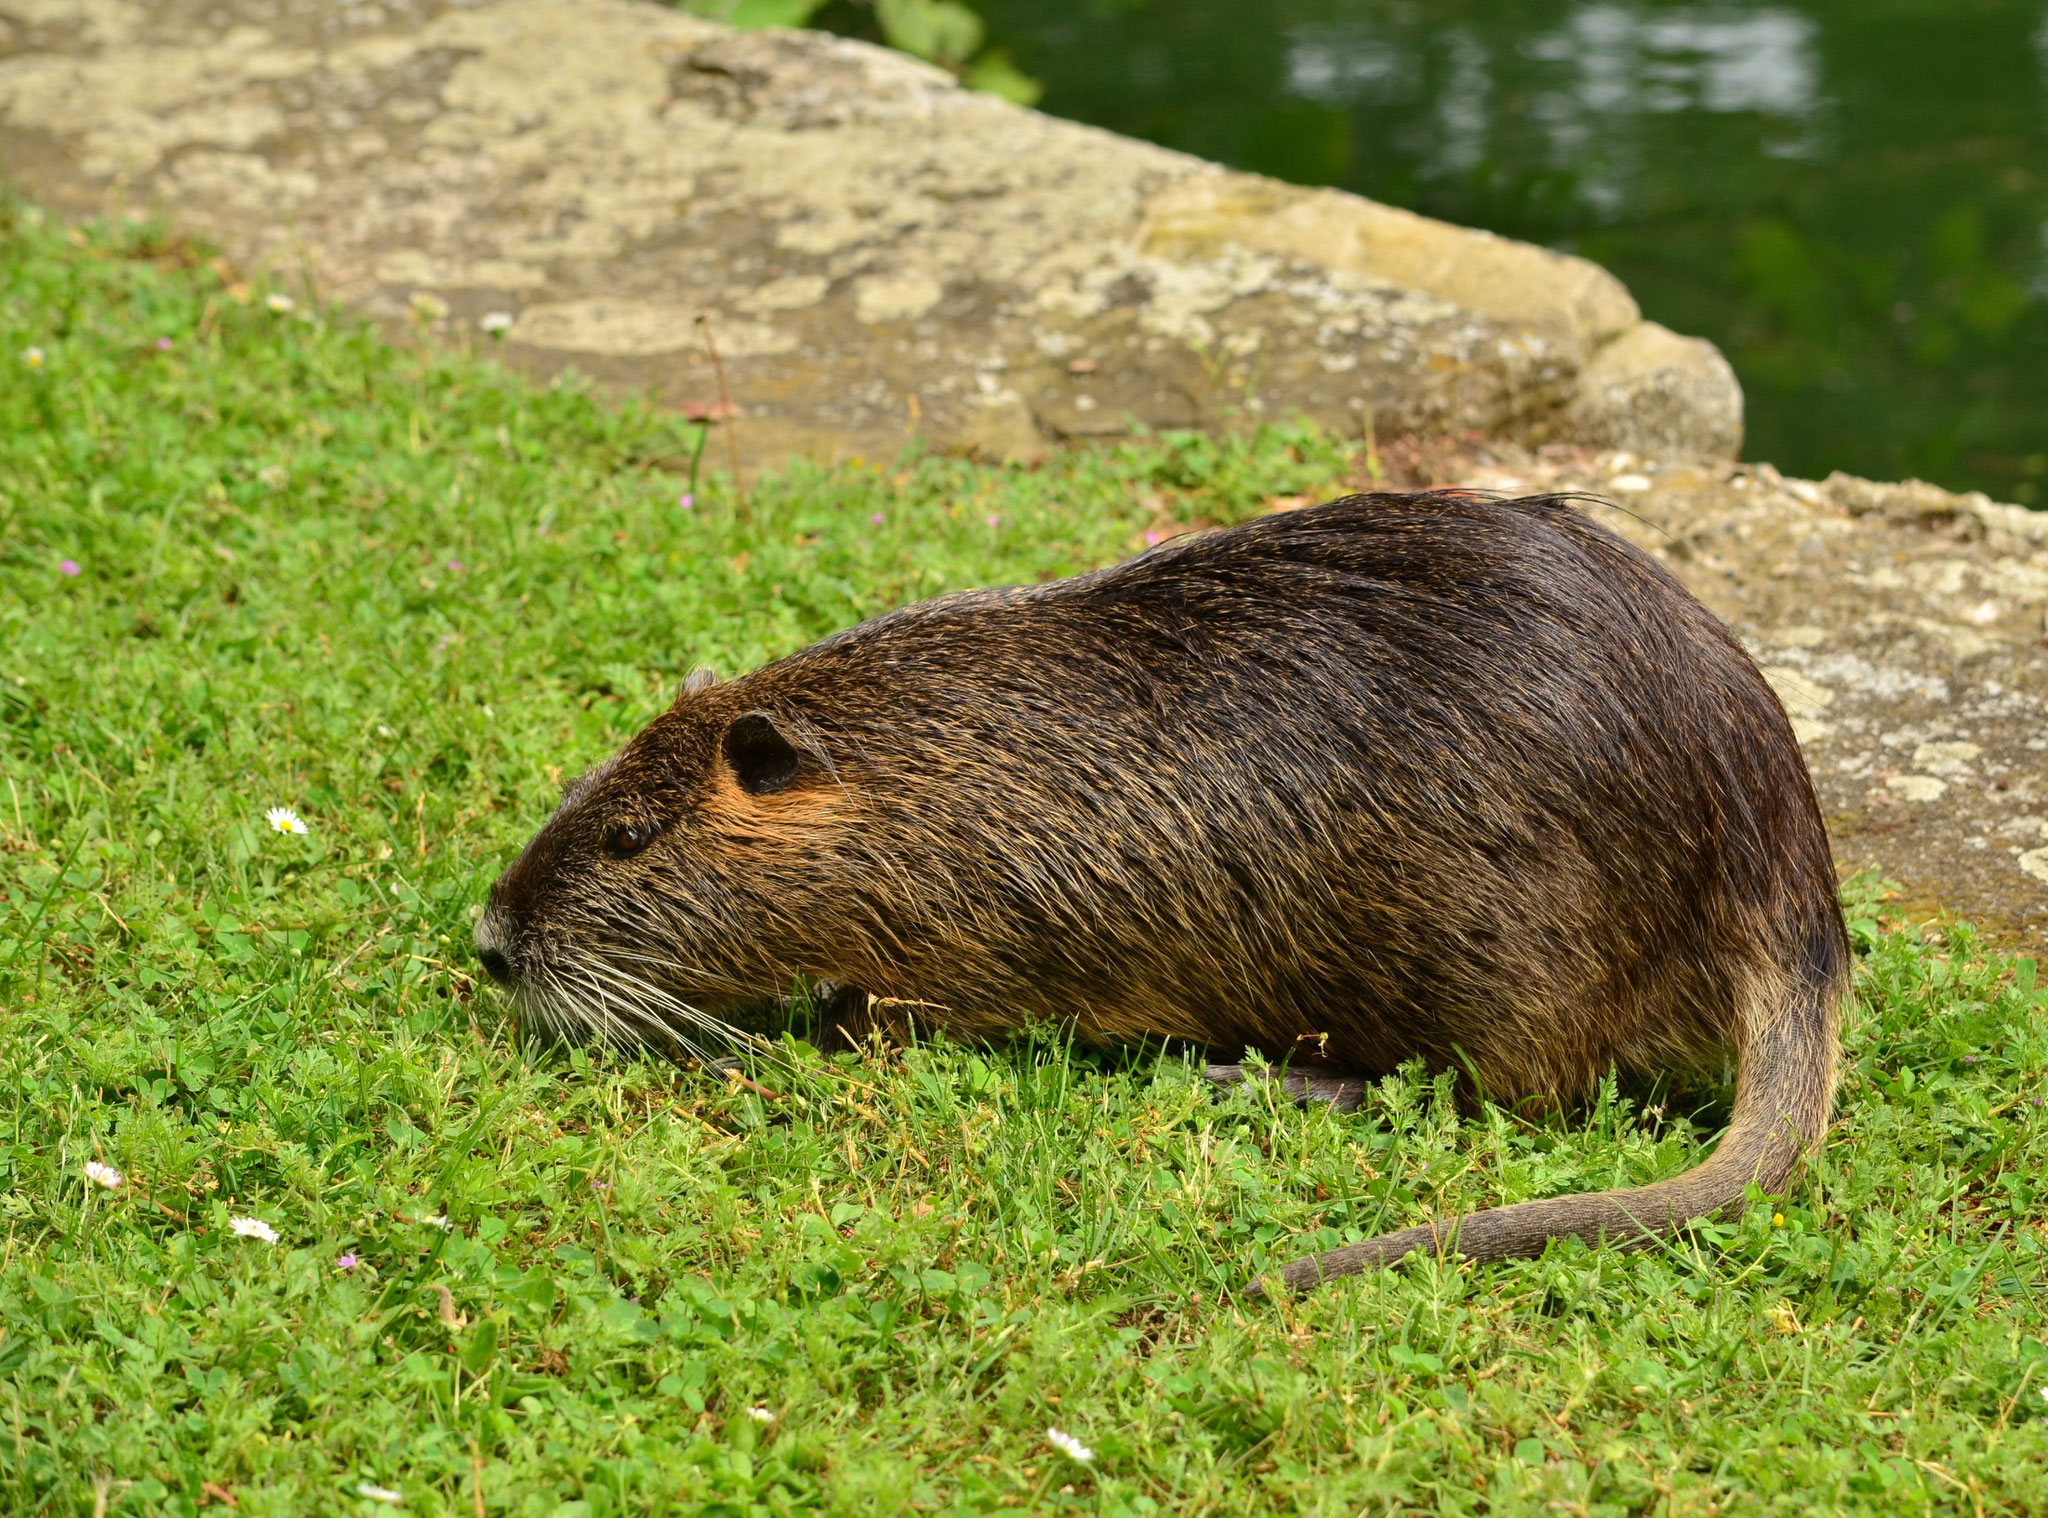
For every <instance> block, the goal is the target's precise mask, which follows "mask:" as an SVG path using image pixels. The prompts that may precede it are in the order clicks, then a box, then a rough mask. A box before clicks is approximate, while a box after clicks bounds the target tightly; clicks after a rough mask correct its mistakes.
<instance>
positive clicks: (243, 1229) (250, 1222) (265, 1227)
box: [228, 1218, 277, 1244]
mask: <svg viewBox="0 0 2048 1518" xmlns="http://www.w3.org/2000/svg"><path fill="white" fill-rule="evenodd" d="M228 1227H230V1228H232V1229H233V1230H234V1231H235V1232H236V1233H237V1234H239V1235H240V1236H241V1237H243V1238H245V1239H261V1240H262V1241H263V1242H264V1243H266V1244H275V1243H276V1242H277V1230H276V1229H275V1228H272V1227H271V1226H270V1225H269V1224H268V1223H266V1222H264V1221H263V1219H261V1218H229V1219H228Z"/></svg>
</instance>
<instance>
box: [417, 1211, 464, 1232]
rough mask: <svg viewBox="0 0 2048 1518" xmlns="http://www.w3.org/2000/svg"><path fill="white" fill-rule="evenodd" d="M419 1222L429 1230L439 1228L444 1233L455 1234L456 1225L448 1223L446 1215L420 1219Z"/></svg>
mask: <svg viewBox="0 0 2048 1518" xmlns="http://www.w3.org/2000/svg"><path fill="white" fill-rule="evenodd" d="M418 1221H419V1222H422V1223H425V1224H426V1225H427V1226H428V1227H429V1228H438V1229H440V1230H441V1232H443V1233H453V1232H455V1225H454V1224H453V1223H451V1222H449V1221H448V1218H447V1216H446V1214H443V1215H442V1216H440V1217H434V1218H420V1219H418Z"/></svg>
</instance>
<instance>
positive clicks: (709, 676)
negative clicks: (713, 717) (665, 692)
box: [682, 664, 718, 696]
mask: <svg viewBox="0 0 2048 1518" xmlns="http://www.w3.org/2000/svg"><path fill="white" fill-rule="evenodd" d="M717 683H718V671H716V670H714V669H713V668H712V667H711V666H710V665H708V664H700V665H698V666H697V667H696V668H695V669H693V670H691V671H690V673H689V675H688V677H687V678H686V679H685V680H684V681H683V691H682V693H683V694H684V695H686V696H694V695H696V694H697V692H698V691H700V690H709V689H711V687H712V686H714V685H716V684H717Z"/></svg>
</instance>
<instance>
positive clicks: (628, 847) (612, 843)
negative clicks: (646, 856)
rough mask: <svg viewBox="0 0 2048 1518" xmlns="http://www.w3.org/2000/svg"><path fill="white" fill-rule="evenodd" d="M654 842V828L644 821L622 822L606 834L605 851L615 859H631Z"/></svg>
mask: <svg viewBox="0 0 2048 1518" xmlns="http://www.w3.org/2000/svg"><path fill="white" fill-rule="evenodd" d="M652 842H654V829H653V828H651V827H649V826H648V825H647V824H646V823H644V822H622V823H620V824H619V825H618V826H616V827H614V828H613V829H612V830H611V831H610V832H609V833H606V834H605V835H604V851H605V852H606V853H607V854H609V855H611V856H612V858H614V859H631V858H632V857H633V856H634V855H635V854H637V853H639V852H640V851H641V850H642V849H644V848H646V847H647V845H648V844H650V843H652Z"/></svg>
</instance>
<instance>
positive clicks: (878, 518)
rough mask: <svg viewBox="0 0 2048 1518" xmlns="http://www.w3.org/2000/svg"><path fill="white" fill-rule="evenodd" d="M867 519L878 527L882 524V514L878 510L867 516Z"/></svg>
mask: <svg viewBox="0 0 2048 1518" xmlns="http://www.w3.org/2000/svg"><path fill="white" fill-rule="evenodd" d="M868 520H869V521H870V522H872V523H874V524H875V526H877V527H880V526H881V525H882V514H881V513H880V512H879V511H878V512H876V513H875V514H874V515H873V516H871V517H869V518H868Z"/></svg>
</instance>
